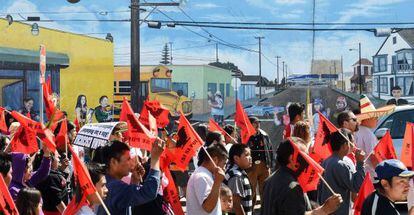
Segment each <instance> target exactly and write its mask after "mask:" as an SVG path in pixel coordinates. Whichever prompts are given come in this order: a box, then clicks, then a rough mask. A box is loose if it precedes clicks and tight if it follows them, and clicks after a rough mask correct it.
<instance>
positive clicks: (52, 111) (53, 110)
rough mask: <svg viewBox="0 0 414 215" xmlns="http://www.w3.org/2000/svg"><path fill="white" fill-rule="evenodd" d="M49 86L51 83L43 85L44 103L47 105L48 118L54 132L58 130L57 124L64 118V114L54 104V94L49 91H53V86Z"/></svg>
mask: <svg viewBox="0 0 414 215" xmlns="http://www.w3.org/2000/svg"><path fill="white" fill-rule="evenodd" d="M48 84H50V82H49V81H47V82H46V83H44V84H42V88H43V101H44V103H45V110H46V116H47V118H48V119H49V121H50V122H49V123H50V125H51V126H50V127H51V128H52V129H53V130H54V129H55V128H56V124H57V122H58V121H59V120H61V119H62V118H63V117H64V114H63V112H62V111H60V110H59V109H58V108H57V107H56V106H55V104H54V103H53V101H52V92H51V91H49V90H50V89H51V86H48Z"/></svg>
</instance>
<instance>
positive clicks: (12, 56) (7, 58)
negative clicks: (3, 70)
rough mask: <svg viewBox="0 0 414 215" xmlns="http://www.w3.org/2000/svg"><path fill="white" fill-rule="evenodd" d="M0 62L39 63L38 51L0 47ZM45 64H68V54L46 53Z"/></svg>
mask: <svg viewBox="0 0 414 215" xmlns="http://www.w3.org/2000/svg"><path fill="white" fill-rule="evenodd" d="M0 62H13V63H30V64H38V63H39V52H38V51H32V50H25V49H15V48H8V47H0ZM46 64H53V65H61V66H69V56H68V55H67V54H63V53H57V52H50V51H48V52H47V53H46Z"/></svg>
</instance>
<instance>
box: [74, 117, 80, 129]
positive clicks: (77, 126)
mask: <svg viewBox="0 0 414 215" xmlns="http://www.w3.org/2000/svg"><path fill="white" fill-rule="evenodd" d="M73 124H75V126H76V132H79V130H80V125H79V121H78V117H76V116H75V120H73Z"/></svg>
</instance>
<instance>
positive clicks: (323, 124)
mask: <svg viewBox="0 0 414 215" xmlns="http://www.w3.org/2000/svg"><path fill="white" fill-rule="evenodd" d="M318 115H319V125H318V132H317V133H316V135H315V143H314V145H313V147H312V149H311V150H310V156H311V157H312V158H313V159H314V160H315V161H316V162H318V163H322V161H323V160H325V159H326V158H328V157H329V156H331V154H332V149H331V145H330V143H329V139H330V136H331V134H332V133H334V132H336V131H338V128H336V127H335V125H333V124H332V122H330V121H329V120H328V119H327V118H326V117H325V116H324V115H323V114H322V113H320V112H318Z"/></svg>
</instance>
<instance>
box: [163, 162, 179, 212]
mask: <svg viewBox="0 0 414 215" xmlns="http://www.w3.org/2000/svg"><path fill="white" fill-rule="evenodd" d="M162 172H163V173H164V174H165V177H167V179H168V185H167V187H165V190H164V198H165V200H166V201H167V202H168V203H170V205H171V207H172V209H173V211H174V214H175V215H184V211H183V208H182V207H181V202H180V196H179V195H178V191H177V187H176V186H175V183H174V179H173V177H172V176H171V172H170V170H169V169H168V167H167V168H164V169H163V170H162Z"/></svg>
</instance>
